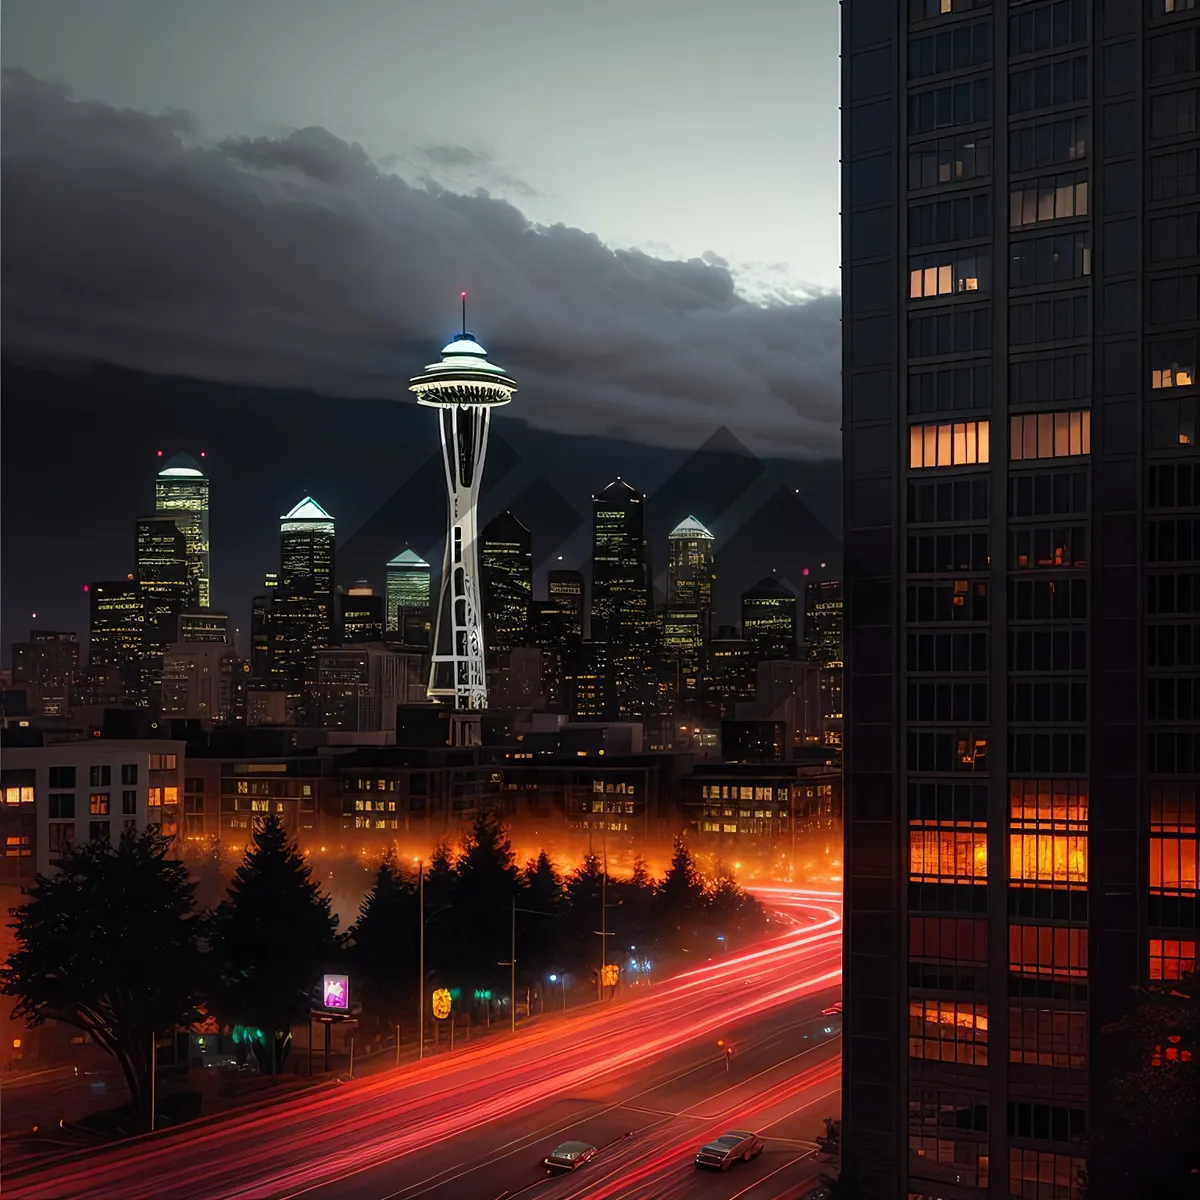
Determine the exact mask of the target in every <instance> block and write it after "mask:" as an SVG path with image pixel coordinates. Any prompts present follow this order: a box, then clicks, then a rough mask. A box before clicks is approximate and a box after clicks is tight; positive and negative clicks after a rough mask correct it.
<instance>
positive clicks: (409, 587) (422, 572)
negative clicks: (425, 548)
mask: <svg viewBox="0 0 1200 1200" xmlns="http://www.w3.org/2000/svg"><path fill="white" fill-rule="evenodd" d="M429 576H430V571H429V564H428V563H427V562H426V561H425V560H424V559H423V558H422V557H421V556H420V555H419V554H417V553H415V552H414V551H412V550H401V551H400V553H399V554H397V555H396V557H395V558H393V559H392V560H391V562H389V563H388V565H387V583H386V608H387V632H388V633H401V632H403V629H404V621H403V618H402V617H400V616H399V614H398V610H399V609H402V608H404V609H422V610H424V609H427V608H429V607H430V604H431V603H432V588H431V585H430V578H429Z"/></svg>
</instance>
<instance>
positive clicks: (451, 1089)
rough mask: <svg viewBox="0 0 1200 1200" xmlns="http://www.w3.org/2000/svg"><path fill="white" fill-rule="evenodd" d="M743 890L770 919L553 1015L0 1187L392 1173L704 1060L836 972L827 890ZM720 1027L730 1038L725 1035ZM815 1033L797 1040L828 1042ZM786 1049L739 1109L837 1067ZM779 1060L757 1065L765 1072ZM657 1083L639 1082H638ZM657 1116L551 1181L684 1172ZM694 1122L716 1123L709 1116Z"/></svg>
mask: <svg viewBox="0 0 1200 1200" xmlns="http://www.w3.org/2000/svg"><path fill="white" fill-rule="evenodd" d="M756 891H757V892H758V894H759V895H760V897H761V899H762V900H763V902H764V903H765V904H766V905H767V907H768V909H770V910H772V911H773V912H776V913H780V914H784V921H785V922H786V924H787V928H786V929H785V931H784V932H782V933H781V934H778V935H776V936H774V937H770V938H768V939H765V940H764V941H761V942H759V943H756V944H755V945H754V946H753V947H751V948H748V949H747V950H745V951H744V952H741V953H737V952H733V953H730V954H729V955H728V956H722V957H720V958H714V959H712V960H710V961H709V962H706V963H705V964H704V965H702V966H699V967H696V968H693V969H692V970H689V971H686V972H684V973H682V974H679V975H676V976H673V977H671V978H670V979H667V980H664V981H663V982H662V983H657V984H654V985H653V986H652V987H651V988H649V989H648V990H647V991H646V993H645V994H644V995H641V996H637V997H636V998H631V999H628V1000H626V1001H624V1002H621V1003H616V1004H612V1005H608V1006H602V1007H601V1006H592V1007H590V1008H589V1009H587V1010H585V1011H582V1012H579V1013H577V1014H573V1015H569V1016H568V1017H567V1018H565V1019H562V1018H547V1019H546V1020H544V1021H539V1022H538V1023H537V1024H536V1025H533V1026H531V1027H529V1028H527V1029H525V1030H523V1031H519V1032H518V1034H517V1035H516V1036H515V1037H513V1036H511V1035H497V1036H493V1037H490V1038H488V1039H486V1040H482V1041H480V1042H478V1043H471V1044H468V1046H467V1047H466V1048H464V1049H462V1050H460V1051H457V1052H456V1053H455V1054H454V1055H453V1056H451V1055H449V1054H439V1055H435V1056H434V1057H432V1058H427V1059H425V1061H424V1062H422V1063H413V1064H411V1065H408V1066H402V1067H400V1068H397V1069H393V1070H388V1071H385V1072H382V1073H379V1074H376V1075H372V1076H370V1077H368V1078H365V1079H361V1080H356V1081H354V1082H352V1083H343V1084H328V1085H323V1086H318V1087H314V1088H313V1090H312V1091H309V1092H303V1093H300V1094H299V1095H293V1096H291V1097H285V1098H281V1099H279V1100H276V1101H266V1102H264V1103H262V1104H259V1105H256V1106H254V1107H253V1108H250V1109H242V1110H239V1111H237V1112H231V1113H226V1114H220V1115H217V1116H215V1117H213V1118H210V1119H206V1120H201V1121H199V1122H194V1123H192V1124H190V1125H186V1126H183V1127H181V1128H179V1129H178V1130H173V1131H166V1132H164V1133H160V1134H157V1135H148V1136H144V1137H140V1138H135V1139H132V1140H130V1141H127V1142H124V1143H121V1144H119V1145H116V1146H113V1147H111V1148H106V1149H99V1150H97V1149H93V1150H91V1151H89V1152H87V1153H86V1155H84V1154H81V1155H79V1156H77V1157H72V1158H70V1159H69V1160H67V1161H63V1160H62V1159H60V1160H59V1161H57V1162H55V1163H53V1164H51V1165H47V1166H44V1167H42V1168H40V1169H38V1170H37V1171H32V1172H30V1173H28V1174H25V1173H22V1174H21V1175H19V1176H18V1177H16V1178H10V1179H9V1180H7V1181H6V1182H7V1194H8V1195H9V1196H11V1197H17V1198H22V1200H61V1198H62V1197H64V1196H71V1197H73V1198H74V1200H102V1198H108V1197H112V1196H121V1197H122V1198H123V1200H218V1198H220V1200H258V1198H263V1200H265V1198H268V1197H283V1196H299V1195H302V1194H304V1193H306V1192H308V1191H312V1190H316V1189H325V1188H327V1187H328V1186H329V1185H332V1184H334V1183H336V1182H339V1181H346V1180H350V1179H353V1177H355V1176H356V1175H358V1174H359V1173H361V1172H365V1171H370V1170H372V1169H376V1168H379V1167H381V1166H383V1165H386V1164H393V1165H399V1172H398V1175H397V1178H398V1179H404V1178H409V1177H411V1172H412V1171H415V1170H418V1169H419V1167H418V1166H417V1165H416V1163H417V1162H419V1161H420V1157H418V1158H417V1159H415V1160H414V1161H413V1163H410V1164H409V1165H408V1166H407V1167H406V1166H403V1165H402V1162H403V1160H405V1159H408V1158H409V1157H410V1156H413V1155H419V1156H420V1155H427V1154H428V1151H429V1148H430V1147H431V1146H433V1145H440V1144H443V1143H446V1142H448V1141H450V1140H452V1139H455V1138H461V1137H464V1136H466V1135H468V1134H471V1133H478V1131H479V1130H480V1128H481V1127H483V1126H486V1125H488V1124H490V1123H497V1122H500V1123H503V1122H505V1121H506V1120H507V1121H512V1120H516V1119H518V1118H519V1117H521V1116H522V1115H528V1113H529V1112H530V1111H531V1109H532V1107H533V1106H535V1105H537V1104H541V1103H544V1102H547V1101H552V1100H555V1099H557V1098H562V1097H566V1096H570V1095H572V1094H576V1093H578V1092H580V1091H581V1090H586V1089H588V1088H593V1089H594V1088H596V1087H597V1085H604V1086H612V1087H616V1086H617V1085H618V1084H620V1083H621V1082H622V1081H625V1082H628V1081H629V1080H631V1079H633V1078H635V1077H637V1078H639V1079H641V1078H642V1077H643V1076H645V1077H647V1078H648V1079H649V1077H650V1075H651V1074H652V1072H653V1071H654V1070H655V1068H656V1064H658V1068H657V1069H658V1070H659V1071H660V1072H661V1071H662V1070H663V1069H664V1068H665V1064H666V1060H667V1059H668V1057H669V1056H670V1055H671V1054H673V1053H675V1052H677V1051H679V1049H680V1048H681V1047H683V1046H685V1045H687V1044H692V1043H694V1044H698V1045H700V1046H704V1047H707V1046H708V1045H709V1044H711V1046H712V1055H713V1058H714V1060H715V1059H716V1056H717V1054H718V1051H717V1049H716V1042H717V1039H718V1038H720V1037H725V1036H730V1030H731V1029H734V1028H736V1026H737V1024H738V1022H739V1021H746V1020H748V1019H751V1018H761V1016H762V1014H763V1013H764V1012H769V1011H777V1010H780V1009H784V1008H785V1006H789V1005H793V1004H795V1003H796V1002H797V1001H802V1000H803V999H804V998H805V997H806V996H812V995H816V994H817V993H820V992H826V991H828V990H830V989H832V988H836V987H837V986H838V984H839V983H840V980H841V897H840V896H838V895H836V894H834V893H828V892H815V891H809V890H801V889H793V888H783V887H780V888H762V889H756ZM783 1015H784V1014H782V1013H781V1014H780V1016H781V1017H782V1016H783ZM733 1042H734V1045H735V1050H736V1048H737V1038H736V1036H733ZM828 1045H829V1043H819V1044H818V1043H814V1047H813V1048H814V1050H816V1049H818V1048H820V1049H821V1051H822V1052H824V1053H826V1054H828V1051H827V1050H826V1047H828ZM805 1053H811V1051H806V1052H805ZM794 1057H795V1059H796V1060H798V1061H797V1065H796V1068H795V1073H794V1074H789V1075H788V1076H787V1077H786V1078H784V1079H783V1080H780V1081H778V1082H775V1083H773V1084H770V1085H769V1086H764V1088H763V1090H761V1091H759V1092H757V1093H755V1094H753V1095H750V1096H748V1097H746V1096H745V1092H746V1087H747V1085H748V1084H749V1083H750V1082H751V1081H750V1080H742V1081H740V1082H738V1083H735V1084H732V1085H731V1086H730V1087H729V1088H727V1089H725V1090H726V1091H728V1092H730V1093H731V1094H734V1095H736V1094H737V1093H739V1092H741V1093H743V1100H742V1102H740V1107H738V1108H737V1113H738V1122H739V1124H742V1123H745V1122H746V1121H747V1120H748V1119H750V1118H753V1116H754V1115H755V1114H762V1113H766V1112H767V1111H768V1110H773V1109H776V1108H778V1106H779V1105H780V1104H781V1103H784V1102H785V1101H787V1100H789V1099H790V1098H792V1097H795V1096H798V1095H800V1094H801V1093H802V1092H804V1091H806V1090H808V1089H811V1088H813V1087H815V1086H817V1085H819V1084H822V1083H825V1082H828V1081H829V1080H831V1079H833V1078H834V1077H835V1076H836V1074H837V1072H838V1070H839V1064H838V1060H837V1058H836V1057H832V1058H830V1057H826V1058H824V1060H823V1061H818V1062H815V1063H813V1062H812V1059H811V1058H810V1059H809V1060H808V1062H809V1063H811V1064H812V1065H802V1064H803V1063H804V1059H803V1055H796V1056H794ZM779 1065H780V1064H775V1065H773V1066H772V1067H771V1068H769V1070H771V1071H776V1072H777V1070H778V1067H779ZM692 1069H693V1070H694V1066H693V1068H692ZM767 1073H768V1072H767V1071H763V1072H760V1073H759V1074H761V1075H766V1074H767ZM660 1084H661V1081H659V1082H655V1083H654V1084H653V1085H652V1086H651V1085H650V1084H649V1083H648V1085H647V1087H646V1088H645V1089H644V1090H645V1091H651V1090H653V1088H654V1087H658V1086H660ZM721 1094H723V1093H718V1095H721ZM711 1099H715V1097H714V1098H711ZM710 1102H711V1100H710ZM624 1103H628V1099H626V1101H625V1102H624ZM612 1107H614V1108H615V1107H619V1105H617V1104H614V1105H613V1106H612ZM696 1107H700V1108H706V1107H708V1104H699V1105H697V1106H696ZM666 1116H667V1117H668V1118H673V1119H668V1120H666V1122H665V1123H664V1124H661V1125H660V1126H656V1127H655V1128H653V1129H647V1130H643V1131H642V1133H640V1134H639V1135H638V1136H637V1137H635V1138H631V1139H630V1143H629V1146H628V1148H625V1147H623V1148H622V1150H621V1152H620V1154H619V1155H618V1157H619V1159H620V1161H621V1163H623V1166H622V1168H621V1170H622V1174H621V1177H620V1178H619V1179H617V1178H613V1179H611V1180H607V1179H606V1174H605V1171H606V1169H605V1168H601V1167H600V1164H599V1163H597V1164H595V1166H596V1168H597V1169H596V1170H595V1171H594V1172H593V1171H592V1170H591V1168H589V1169H588V1170H589V1177H588V1178H587V1179H586V1180H584V1179H582V1178H581V1179H580V1180H579V1181H578V1183H579V1184H580V1185H583V1184H585V1183H586V1185H587V1186H586V1189H585V1190H584V1191H580V1192H577V1191H573V1190H572V1191H568V1192H564V1193H559V1192H558V1191H555V1192H554V1193H553V1194H554V1195H555V1196H556V1197H557V1196H559V1195H560V1194H561V1195H571V1196H575V1195H578V1196H584V1195H586V1196H588V1197H594V1198H595V1200H603V1198H605V1197H614V1198H615V1197H619V1196H625V1195H633V1194H635V1193H634V1192H631V1191H630V1190H629V1189H630V1187H631V1186H635V1182H636V1180H643V1182H644V1180H646V1179H649V1178H651V1177H654V1178H656V1179H659V1180H665V1179H667V1178H668V1177H674V1175H676V1174H678V1173H679V1172H685V1173H684V1174H683V1175H681V1176H680V1181H679V1184H680V1186H683V1183H682V1181H683V1179H685V1178H691V1176H690V1175H689V1174H686V1172H690V1170H691V1165H690V1157H691V1154H694V1152H695V1147H696V1146H697V1145H698V1144H699V1142H698V1140H697V1139H698V1136H701V1135H704V1134H705V1130H704V1129H701V1128H700V1127H698V1125H697V1120H698V1118H697V1117H696V1116H692V1117H688V1118H686V1119H674V1118H682V1114H666ZM707 1119H708V1118H707V1117H705V1118H704V1120H705V1121H707ZM713 1119H714V1121H715V1120H716V1118H715V1117H714V1118H713ZM707 1132H708V1133H718V1132H721V1130H719V1129H716V1127H715V1125H714V1128H713V1130H710V1131H707ZM547 1136H550V1135H549V1134H547ZM664 1173H665V1174H664ZM563 1182H564V1183H571V1182H572V1181H570V1180H564V1181H563ZM497 1190H498V1189H497ZM635 1190H636V1188H635ZM327 1194H332V1193H327ZM397 1194H400V1193H397ZM543 1194H547V1195H548V1194H549V1193H543ZM642 1194H643V1195H645V1194H646V1193H645V1192H644V1191H643V1193H642ZM660 1194H661V1195H663V1196H666V1195H668V1194H671V1193H670V1192H664V1191H661V1188H660V1187H656V1189H655V1196H656V1197H657V1196H659V1195H660ZM680 1194H683V1193H682V1192H681V1193H680Z"/></svg>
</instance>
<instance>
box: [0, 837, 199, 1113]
mask: <svg viewBox="0 0 1200 1200" xmlns="http://www.w3.org/2000/svg"><path fill="white" fill-rule="evenodd" d="M169 848H170V839H169V838H164V837H163V836H162V835H161V834H160V833H159V832H158V831H157V830H156V829H150V830H147V831H146V832H144V833H141V834H136V833H132V832H130V833H125V834H124V835H123V836H122V838H121V840H120V842H119V844H118V845H117V846H115V847H114V846H112V845H111V844H110V843H109V842H107V841H95V842H88V843H87V844H86V845H82V846H76V847H74V848H73V849H72V850H71V851H70V852H68V853H67V854H66V855H64V856H63V857H62V858H61V859H59V861H58V862H57V864H56V866H57V867H58V870H57V871H55V872H54V874H52V875H39V876H38V877H37V879H36V882H35V883H34V885H33V887H32V888H30V889H29V890H28V892H27V895H28V896H29V899H28V900H27V901H26V903H24V904H22V905H21V906H20V907H19V908H14V909H13V910H12V916H13V917H14V918H15V921H16V923H15V925H14V926H13V929H15V931H16V941H17V949H16V950H15V951H14V952H13V954H12V955H11V957H10V958H9V960H8V965H7V967H6V968H5V969H4V970H3V971H0V990H2V991H3V992H4V994H5V995H8V996H13V997H15V998H16V1000H17V1004H16V1008H15V1009H14V1010H13V1016H14V1017H17V1018H24V1019H25V1020H26V1021H28V1023H29V1024H30V1025H35V1026H36V1025H41V1024H43V1023H44V1022H45V1021H48V1020H54V1021H61V1022H62V1023H63V1024H64V1025H71V1026H73V1027H74V1028H76V1029H80V1030H82V1031H83V1032H84V1033H86V1034H87V1035H88V1036H89V1037H90V1038H91V1039H92V1040H93V1041H94V1042H95V1043H96V1044H97V1045H98V1046H100V1047H102V1048H103V1049H104V1050H106V1051H107V1052H108V1053H109V1054H111V1055H112V1056H113V1057H114V1058H115V1059H116V1060H117V1062H118V1063H119V1064H120V1066H121V1071H122V1072H123V1074H124V1076H125V1081H126V1083H127V1084H128V1085H129V1095H130V1100H131V1102H132V1106H133V1110H134V1113H135V1115H136V1116H137V1117H138V1118H139V1119H146V1118H147V1117H148V1116H149V1113H148V1107H147V1106H148V1100H149V1094H148V1092H149V1080H150V1044H151V1039H152V1037H153V1036H154V1035H155V1034H157V1033H164V1032H167V1031H169V1030H172V1029H174V1028H175V1026H176V1025H180V1024H185V1023H187V1022H189V1021H192V1020H195V1019H196V1016H197V1014H196V1012H195V1004H196V1001H197V999H198V998H199V996H200V994H201V992H202V990H203V985H204V982H205V970H206V964H205V962H204V958H203V955H202V954H201V950H200V932H201V929H200V921H199V920H198V918H197V915H196V912H195V902H194V886H195V885H194V884H193V882H192V880H191V879H190V877H189V876H188V872H187V868H186V867H185V866H184V865H183V864H182V863H181V862H178V861H175V860H173V859H170V858H168V857H167V852H168V850H169Z"/></svg>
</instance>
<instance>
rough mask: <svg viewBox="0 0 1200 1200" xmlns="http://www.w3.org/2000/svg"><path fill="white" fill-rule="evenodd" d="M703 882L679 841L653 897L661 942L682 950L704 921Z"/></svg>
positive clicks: (691, 859)
mask: <svg viewBox="0 0 1200 1200" xmlns="http://www.w3.org/2000/svg"><path fill="white" fill-rule="evenodd" d="M704 899H705V896H704V881H703V880H702V879H701V878H700V872H699V871H697V870H696V863H695V860H694V859H693V858H692V856H691V853H690V852H689V850H688V848H687V846H686V845H684V843H683V841H682V840H681V839H680V838H676V839H675V853H674V854H673V855H672V856H671V865H670V867H669V868H668V869H667V873H666V875H664V876H663V881H662V883H660V884H659V885H658V891H657V892H656V893H655V896H654V907H653V910H652V912H653V917H654V924H655V928H656V930H657V932H658V935H659V937H660V939H662V940H663V941H666V942H670V943H672V944H673V945H674V946H675V947H677V948H681V947H682V944H683V943H684V942H686V941H689V940H691V935H692V934H693V933H694V931H695V929H696V926H697V925H699V924H700V923H702V922H703V920H704Z"/></svg>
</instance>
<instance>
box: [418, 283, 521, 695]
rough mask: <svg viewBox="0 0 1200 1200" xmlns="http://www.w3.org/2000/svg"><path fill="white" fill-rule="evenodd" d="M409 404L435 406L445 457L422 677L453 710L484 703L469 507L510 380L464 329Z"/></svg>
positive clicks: (475, 549)
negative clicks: (442, 541)
mask: <svg viewBox="0 0 1200 1200" xmlns="http://www.w3.org/2000/svg"><path fill="white" fill-rule="evenodd" d="M409 390H410V391H413V392H415V393H416V395H417V403H418V404H424V405H428V406H430V407H432V408H436V409H437V410H438V428H439V430H440V433H441V439H442V454H443V457H444V459H445V463H446V486H447V489H448V495H447V510H448V525H447V531H446V549H445V555H444V557H443V560H442V579H441V585H440V591H439V597H438V613H437V627H436V632H435V634H434V644H433V655H432V663H431V667H430V675H429V694H430V696H437V697H443V698H445V699H451V700H453V701H454V707H455V708H459V709H481V708H486V707H487V676H486V667H485V663H484V634H483V621H482V614H481V601H480V594H479V539H478V529H477V515H476V505H477V504H478V502H479V487H480V483H481V482H482V479H483V463H484V456H485V455H486V453H487V435H488V428H489V426H490V424H491V419H492V409H493V408H497V407H499V406H500V405H502V404H507V403H508V402H509V401H510V400H511V399H512V397H513V393H514V392H515V391H516V390H517V385H516V384H515V383H514V382H513V381H512V380H511V379H509V378H508V376H506V375H505V374H504V373H503V372H502V371H501V370H500V368H499V367H497V366H495V365H494V364H492V363H490V362H488V359H487V351H486V350H484V348H483V347H482V346H481V345H479V343H478V342H476V341H475V338H474V336H473V335H472V334H469V333H467V331H466V293H465V292H464V293H463V332H462V333H460V334H456V335H455V337H454V340H453V341H451V342H450V343H449V345H447V346H444V347H443V348H442V360H441V362H436V363H431V364H429V366H427V367H426V368H425V371H424V373H423V374H421V375H416V376H414V377H413V379H412V381H411V382H410V384H409Z"/></svg>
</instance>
